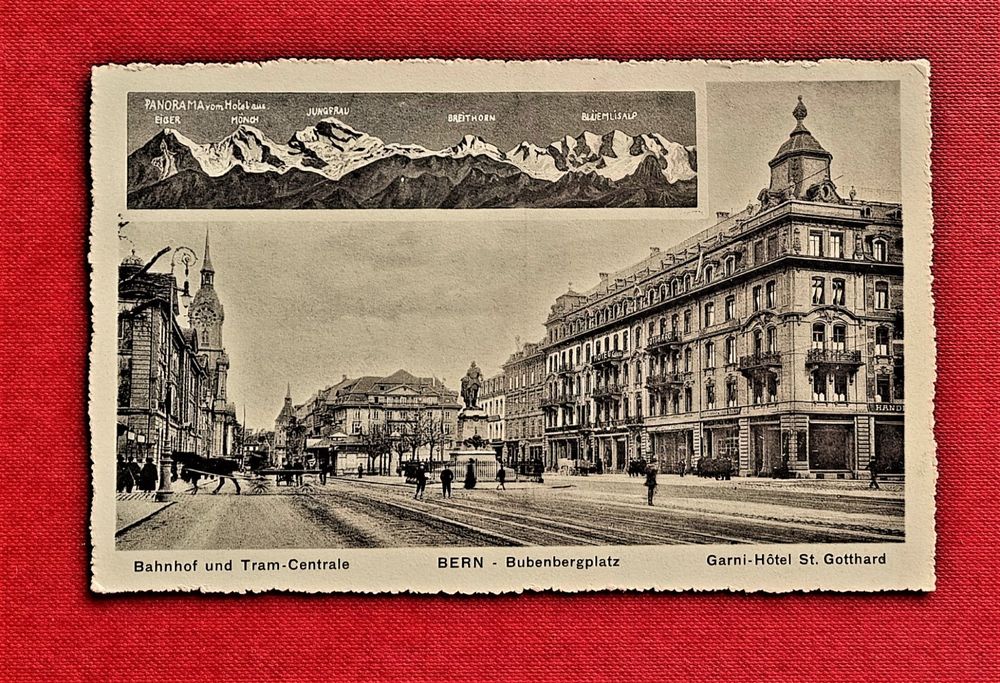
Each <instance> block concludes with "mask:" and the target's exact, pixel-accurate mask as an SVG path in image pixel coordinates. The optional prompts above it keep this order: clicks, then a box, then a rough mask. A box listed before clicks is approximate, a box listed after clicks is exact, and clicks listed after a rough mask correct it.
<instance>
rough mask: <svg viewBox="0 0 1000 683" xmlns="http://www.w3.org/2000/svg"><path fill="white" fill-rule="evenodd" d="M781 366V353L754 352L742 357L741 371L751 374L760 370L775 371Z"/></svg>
mask: <svg viewBox="0 0 1000 683" xmlns="http://www.w3.org/2000/svg"><path fill="white" fill-rule="evenodd" d="M780 368H781V353H779V352H776V351H775V352H767V353H754V354H751V355H749V356H741V357H740V372H742V373H743V374H744V375H747V376H750V375H753V374H756V373H760V372H775V371H777V370H778V369H780Z"/></svg>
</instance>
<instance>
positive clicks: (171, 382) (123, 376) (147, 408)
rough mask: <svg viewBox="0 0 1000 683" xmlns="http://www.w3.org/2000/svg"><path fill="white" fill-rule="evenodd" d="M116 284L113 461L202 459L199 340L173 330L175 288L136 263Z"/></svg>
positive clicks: (124, 268) (203, 376)
mask: <svg viewBox="0 0 1000 683" xmlns="http://www.w3.org/2000/svg"><path fill="white" fill-rule="evenodd" d="M118 278H119V288H118V442H117V443H118V455H119V456H121V457H126V458H127V457H135V458H136V459H137V460H140V461H141V460H144V459H145V458H147V457H151V458H153V460H154V462H157V463H158V462H159V461H160V458H161V457H162V456H164V455H170V454H171V453H173V452H174V451H175V450H181V451H189V452H194V453H201V454H204V453H206V452H207V449H208V444H209V441H210V439H211V431H210V422H209V419H208V414H207V412H206V411H205V410H204V401H205V397H206V392H207V387H208V377H207V373H206V371H205V367H204V364H203V362H202V351H201V348H200V346H199V340H198V337H197V335H195V334H194V332H193V331H192V330H190V329H186V328H183V327H181V326H180V325H179V324H178V311H179V306H178V301H177V295H178V288H177V284H176V281H175V280H174V277H173V275H169V274H165V273H149V272H144V271H143V264H142V261H141V260H139V259H136V258H134V257H133V258H128V259H126V260H125V261H124V262H123V263H122V265H121V267H120V268H119V271H118Z"/></svg>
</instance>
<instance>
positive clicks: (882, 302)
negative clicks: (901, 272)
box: [875, 281, 889, 310]
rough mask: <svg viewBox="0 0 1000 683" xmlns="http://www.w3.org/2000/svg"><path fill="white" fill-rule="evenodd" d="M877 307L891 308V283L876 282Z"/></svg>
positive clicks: (882, 308)
mask: <svg viewBox="0 0 1000 683" xmlns="http://www.w3.org/2000/svg"><path fill="white" fill-rule="evenodd" d="M875 308H877V309H880V310H885V309H887V308H889V283H888V282H884V281H880V282H876V283H875Z"/></svg>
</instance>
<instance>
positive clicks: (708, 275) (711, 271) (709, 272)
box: [705, 266, 715, 285]
mask: <svg viewBox="0 0 1000 683" xmlns="http://www.w3.org/2000/svg"><path fill="white" fill-rule="evenodd" d="M713 275H715V267H713V266H705V284H706V285H707V284H709V283H710V282H712V276H713Z"/></svg>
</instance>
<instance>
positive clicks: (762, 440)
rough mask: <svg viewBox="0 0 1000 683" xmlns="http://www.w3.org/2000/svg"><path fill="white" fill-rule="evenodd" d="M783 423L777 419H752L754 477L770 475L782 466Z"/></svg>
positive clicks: (751, 471)
mask: <svg viewBox="0 0 1000 683" xmlns="http://www.w3.org/2000/svg"><path fill="white" fill-rule="evenodd" d="M782 462H783V457H782V453H781V425H780V423H779V421H778V420H775V419H757V420H750V467H749V472H748V474H749V475H750V476H752V477H770V476H771V475H772V474H774V472H775V470H777V469H778V468H780V467H781V465H782Z"/></svg>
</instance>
